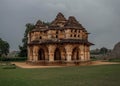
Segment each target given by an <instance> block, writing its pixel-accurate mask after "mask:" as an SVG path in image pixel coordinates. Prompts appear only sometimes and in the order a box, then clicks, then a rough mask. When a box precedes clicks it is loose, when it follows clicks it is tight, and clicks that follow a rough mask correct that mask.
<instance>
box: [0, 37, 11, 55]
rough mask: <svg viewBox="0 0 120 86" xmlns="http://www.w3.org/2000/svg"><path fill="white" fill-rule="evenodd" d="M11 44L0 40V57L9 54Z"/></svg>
mask: <svg viewBox="0 0 120 86" xmlns="http://www.w3.org/2000/svg"><path fill="white" fill-rule="evenodd" d="M9 48H10V46H9V44H8V42H6V41H3V40H2V39H1V38H0V56H1V55H3V54H4V55H7V54H8V53H9Z"/></svg>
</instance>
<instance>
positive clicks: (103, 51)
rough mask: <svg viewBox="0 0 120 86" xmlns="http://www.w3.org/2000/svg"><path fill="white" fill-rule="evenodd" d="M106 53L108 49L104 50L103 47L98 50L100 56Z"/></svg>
mask: <svg viewBox="0 0 120 86" xmlns="http://www.w3.org/2000/svg"><path fill="white" fill-rule="evenodd" d="M107 52H108V49H107V48H105V47H102V48H101V49H100V54H104V55H105V54H106V53H107Z"/></svg>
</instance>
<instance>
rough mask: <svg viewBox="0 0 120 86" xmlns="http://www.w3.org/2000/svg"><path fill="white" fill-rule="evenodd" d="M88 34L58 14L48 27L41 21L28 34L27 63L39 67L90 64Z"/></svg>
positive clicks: (71, 17) (69, 19)
mask: <svg viewBox="0 0 120 86" xmlns="http://www.w3.org/2000/svg"><path fill="white" fill-rule="evenodd" d="M88 34H89V33H88V32H87V31H86V29H85V28H84V27H83V26H82V25H81V24H80V23H79V22H78V21H77V20H76V19H75V17H74V16H70V17H69V18H68V19H66V18H65V17H64V15H63V14H62V13H58V15H57V16H56V18H55V20H53V21H52V22H51V24H50V25H49V26H47V25H45V24H44V23H43V22H41V21H40V20H39V21H37V22H36V25H35V28H34V29H33V30H32V31H31V32H29V34H28V61H27V62H29V63H37V64H41V65H43V64H44V65H50V64H75V63H77V64H79V63H81V62H83V61H84V62H85V61H89V60H90V46H91V45H92V43H90V42H88Z"/></svg>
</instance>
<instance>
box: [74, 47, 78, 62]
mask: <svg viewBox="0 0 120 86" xmlns="http://www.w3.org/2000/svg"><path fill="white" fill-rule="evenodd" d="M72 60H79V49H78V48H74V49H73V51H72Z"/></svg>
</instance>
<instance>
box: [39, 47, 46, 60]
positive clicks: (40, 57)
mask: <svg viewBox="0 0 120 86" xmlns="http://www.w3.org/2000/svg"><path fill="white" fill-rule="evenodd" d="M38 60H45V51H44V50H43V49H42V48H41V49H39V51H38Z"/></svg>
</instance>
